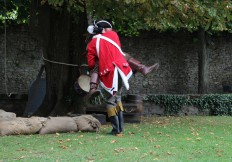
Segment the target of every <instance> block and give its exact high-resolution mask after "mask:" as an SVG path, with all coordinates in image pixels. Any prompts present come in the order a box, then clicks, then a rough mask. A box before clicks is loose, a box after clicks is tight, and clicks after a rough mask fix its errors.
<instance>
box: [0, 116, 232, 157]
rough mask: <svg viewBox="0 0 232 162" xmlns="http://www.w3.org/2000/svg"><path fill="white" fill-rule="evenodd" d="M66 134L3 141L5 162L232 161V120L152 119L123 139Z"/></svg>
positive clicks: (0, 153) (131, 129)
mask: <svg viewBox="0 0 232 162" xmlns="http://www.w3.org/2000/svg"><path fill="white" fill-rule="evenodd" d="M110 130H111V126H110V125H104V126H102V128H101V131H100V133H83V132H82V133H81V132H78V133H62V134H48V135H38V134H35V135H19V136H2V137H0V162H5V161H6V162H7V161H9V162H11V161H28V162H33V161H39V162H41V161H54V162H56V161H57V162H60V161H68V162H72V161H73V162H79V161H83V162H98V161H103V162H105V161H106V162H113V161H115V162H119V161H122V162H124V161H125V162H136V161H139V162H140V161H141V162H146V161H148V162H149V161H162V162H163V161H173V162H179V161H183V162H186V161H194V162H195V161H200V162H206V161H208V162H213V161H220V162H221V161H222V162H225V161H228V162H229V161H232V152H231V151H232V118H231V117H229V116H212V117H209V116H207V117H206V116H195V117H152V118H144V117H143V118H142V122H141V123H140V124H125V133H124V134H125V135H124V137H116V136H112V135H107V132H109V131H110Z"/></svg>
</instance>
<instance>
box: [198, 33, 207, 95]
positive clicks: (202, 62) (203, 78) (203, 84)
mask: <svg viewBox="0 0 232 162" xmlns="http://www.w3.org/2000/svg"><path fill="white" fill-rule="evenodd" d="M198 32H199V33H198V34H199V40H200V41H199V52H198V60H199V61H198V64H199V70H198V93H199V94H206V93H208V86H209V74H208V66H209V65H208V62H209V55H208V52H207V45H206V33H205V31H204V30H203V29H200V30H199V31H198Z"/></svg>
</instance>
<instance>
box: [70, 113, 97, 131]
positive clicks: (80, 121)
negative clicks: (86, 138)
mask: <svg viewBox="0 0 232 162" xmlns="http://www.w3.org/2000/svg"><path fill="white" fill-rule="evenodd" d="M73 119H74V121H75V122H76V124H77V129H78V131H85V132H98V131H99V130H100V127H101V123H100V122H99V120H97V119H96V118H94V117H93V116H92V115H81V116H77V117H73Z"/></svg>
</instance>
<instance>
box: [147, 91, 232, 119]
mask: <svg viewBox="0 0 232 162" xmlns="http://www.w3.org/2000/svg"><path fill="white" fill-rule="evenodd" d="M143 102H152V103H154V104H156V105H159V106H161V107H162V108H164V109H165V114H166V115H174V114H178V112H179V111H180V110H181V109H182V107H183V106H195V107H197V108H198V110H199V111H200V112H204V111H209V112H210V115H232V94H205V95H169V94H163V95H147V96H145V97H143Z"/></svg>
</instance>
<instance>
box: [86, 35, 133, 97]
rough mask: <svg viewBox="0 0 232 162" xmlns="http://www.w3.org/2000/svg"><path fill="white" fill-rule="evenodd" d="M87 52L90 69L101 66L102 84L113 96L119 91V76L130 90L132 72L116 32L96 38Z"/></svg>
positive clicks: (89, 45)
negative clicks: (97, 65) (129, 82)
mask: <svg viewBox="0 0 232 162" xmlns="http://www.w3.org/2000/svg"><path fill="white" fill-rule="evenodd" d="M103 38H105V39H103ZM106 39H108V40H106ZM109 39H110V41H111V42H109ZM112 41H113V42H112ZM117 46H118V47H117ZM87 51H88V55H87V59H88V66H89V68H90V69H93V68H94V67H95V65H96V62H98V64H99V69H98V70H99V78H100V84H101V86H102V87H103V88H104V89H105V90H107V91H108V92H109V93H111V94H113V93H114V92H115V91H117V90H118V74H119V75H120V76H121V78H122V80H123V83H124V85H125V87H126V89H129V84H128V80H129V78H130V77H131V75H132V70H131V68H130V66H129V64H128V62H127V61H126V59H125V58H124V56H123V55H124V54H123V53H122V51H121V44H120V41H119V38H118V35H117V33H116V32H114V31H107V32H106V33H103V34H98V35H96V36H94V37H93V39H92V40H91V42H90V43H89V44H88V47H87Z"/></svg>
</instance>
